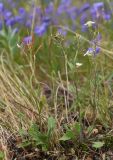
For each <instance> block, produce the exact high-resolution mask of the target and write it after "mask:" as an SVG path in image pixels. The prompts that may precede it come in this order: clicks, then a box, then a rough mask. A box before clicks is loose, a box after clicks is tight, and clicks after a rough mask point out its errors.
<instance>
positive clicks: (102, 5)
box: [93, 2, 104, 10]
mask: <svg viewBox="0 0 113 160" xmlns="http://www.w3.org/2000/svg"><path fill="white" fill-rule="evenodd" d="M93 7H94V8H95V9H96V10H99V9H101V8H104V2H96V3H94V4H93Z"/></svg>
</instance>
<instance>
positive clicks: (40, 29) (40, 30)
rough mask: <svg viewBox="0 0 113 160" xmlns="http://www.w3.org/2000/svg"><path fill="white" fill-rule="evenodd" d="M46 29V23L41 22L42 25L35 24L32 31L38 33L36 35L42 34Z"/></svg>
mask: <svg viewBox="0 0 113 160" xmlns="http://www.w3.org/2000/svg"><path fill="white" fill-rule="evenodd" d="M46 30H47V24H46V23H42V25H40V26H36V27H35V30H34V32H35V33H36V34H37V35H38V36H43V35H44V33H45V32H46Z"/></svg>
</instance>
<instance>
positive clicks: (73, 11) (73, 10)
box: [67, 6, 78, 21]
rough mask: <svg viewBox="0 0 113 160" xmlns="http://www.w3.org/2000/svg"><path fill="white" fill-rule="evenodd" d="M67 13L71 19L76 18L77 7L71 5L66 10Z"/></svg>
mask: <svg viewBox="0 0 113 160" xmlns="http://www.w3.org/2000/svg"><path fill="white" fill-rule="evenodd" d="M67 14H68V15H69V17H70V18H71V20H72V21H75V20H76V17H77V15H78V8H77V7H75V6H74V7H71V8H69V9H68V10H67Z"/></svg>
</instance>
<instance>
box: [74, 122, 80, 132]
mask: <svg viewBox="0 0 113 160" xmlns="http://www.w3.org/2000/svg"><path fill="white" fill-rule="evenodd" d="M75 132H76V133H77V134H80V132H81V125H80V123H78V122H76V124H75Z"/></svg>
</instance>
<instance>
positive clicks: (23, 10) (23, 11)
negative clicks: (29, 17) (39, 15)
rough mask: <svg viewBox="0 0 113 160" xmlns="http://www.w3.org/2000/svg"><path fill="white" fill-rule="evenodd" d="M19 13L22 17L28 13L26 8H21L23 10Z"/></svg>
mask: <svg viewBox="0 0 113 160" xmlns="http://www.w3.org/2000/svg"><path fill="white" fill-rule="evenodd" d="M18 13H19V14H20V15H25V13H26V11H25V9H24V8H22V7H21V8H19V10H18Z"/></svg>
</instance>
